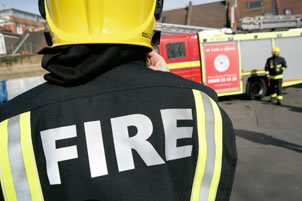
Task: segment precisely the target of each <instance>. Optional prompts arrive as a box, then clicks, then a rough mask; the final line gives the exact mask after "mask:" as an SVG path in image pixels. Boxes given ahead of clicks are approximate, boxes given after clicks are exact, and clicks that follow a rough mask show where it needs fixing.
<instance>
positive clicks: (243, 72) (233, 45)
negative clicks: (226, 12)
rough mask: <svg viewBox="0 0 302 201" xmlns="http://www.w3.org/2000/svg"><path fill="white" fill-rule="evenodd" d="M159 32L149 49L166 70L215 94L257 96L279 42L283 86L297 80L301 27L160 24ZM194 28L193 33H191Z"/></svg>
mask: <svg viewBox="0 0 302 201" xmlns="http://www.w3.org/2000/svg"><path fill="white" fill-rule="evenodd" d="M158 27H159V30H162V32H165V31H167V30H169V31H170V34H171V31H172V32H173V33H172V35H163V36H161V42H160V44H159V45H158V47H156V48H155V49H156V50H157V51H158V52H159V53H160V55H162V56H163V57H164V59H165V60H166V62H167V64H168V67H169V69H170V71H171V72H172V73H175V74H178V75H180V76H182V77H184V78H187V79H190V80H193V81H196V82H199V83H202V84H204V85H207V86H209V87H211V88H213V89H214V90H215V91H216V92H217V94H218V96H228V95H236V94H247V95H248V97H249V98H250V99H261V98H263V97H264V96H265V95H266V93H267V91H268V90H267V89H268V83H269V80H268V78H267V75H266V73H265V71H264V66H265V63H266V60H267V58H269V57H270V56H271V52H272V49H273V48H274V47H276V46H277V47H279V48H280V49H281V54H280V56H282V57H284V58H285V59H286V61H287V66H288V68H287V69H286V71H285V72H284V78H283V86H284V87H287V86H292V85H296V84H300V83H302V66H301V65H302V64H301V61H300V60H301V59H300V56H301V53H302V30H301V29H293V30H286V31H273V32H252V33H229V32H232V31H230V30H228V29H224V30H215V29H213V30H208V29H206V28H203V27H192V26H182V25H171V24H170V25H169V24H160V25H159V26H158ZM194 32H195V33H194Z"/></svg>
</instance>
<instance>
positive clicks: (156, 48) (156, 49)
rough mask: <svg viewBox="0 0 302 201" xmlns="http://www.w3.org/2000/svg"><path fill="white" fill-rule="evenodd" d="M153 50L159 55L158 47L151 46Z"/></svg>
mask: <svg viewBox="0 0 302 201" xmlns="http://www.w3.org/2000/svg"><path fill="white" fill-rule="evenodd" d="M153 49H154V51H155V52H157V53H158V54H160V52H159V48H158V46H153Z"/></svg>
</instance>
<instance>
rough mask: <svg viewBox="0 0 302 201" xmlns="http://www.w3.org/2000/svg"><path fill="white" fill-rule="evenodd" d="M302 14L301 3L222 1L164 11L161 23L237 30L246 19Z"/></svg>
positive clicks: (283, 0) (295, 0)
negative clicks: (240, 21) (243, 19)
mask: <svg viewBox="0 0 302 201" xmlns="http://www.w3.org/2000/svg"><path fill="white" fill-rule="evenodd" d="M297 14H302V0H224V1H223V0H222V1H220V2H214V3H208V4H202V5H192V3H191V2H190V3H189V5H188V6H187V7H186V8H179V9H174V10H167V11H164V12H163V14H162V18H161V22H163V23H171V24H181V25H192V26H201V27H211V28H224V27H231V28H237V25H238V22H239V20H240V19H241V18H244V17H256V16H274V15H297Z"/></svg>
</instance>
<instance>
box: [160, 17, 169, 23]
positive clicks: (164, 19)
mask: <svg viewBox="0 0 302 201" xmlns="http://www.w3.org/2000/svg"><path fill="white" fill-rule="evenodd" d="M160 22H161V23H166V22H168V16H162V18H161V20H160Z"/></svg>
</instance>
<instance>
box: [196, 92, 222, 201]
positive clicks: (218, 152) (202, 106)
mask: <svg viewBox="0 0 302 201" xmlns="http://www.w3.org/2000/svg"><path fill="white" fill-rule="evenodd" d="M193 94H194V98H195V104H196V113H197V114H196V115H197V131H198V159H197V165H196V172H195V176H194V182H193V188H192V193H191V201H204V200H207V201H214V200H215V198H216V193H217V189H218V184H219V180H220V174H221V164H222V119H221V114H220V111H219V109H218V106H217V105H216V103H215V102H214V101H213V100H211V99H210V98H209V97H208V96H207V95H206V94H204V93H202V92H200V91H197V90H193Z"/></svg>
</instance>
